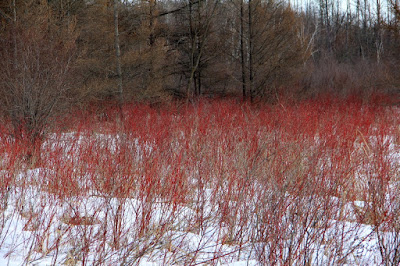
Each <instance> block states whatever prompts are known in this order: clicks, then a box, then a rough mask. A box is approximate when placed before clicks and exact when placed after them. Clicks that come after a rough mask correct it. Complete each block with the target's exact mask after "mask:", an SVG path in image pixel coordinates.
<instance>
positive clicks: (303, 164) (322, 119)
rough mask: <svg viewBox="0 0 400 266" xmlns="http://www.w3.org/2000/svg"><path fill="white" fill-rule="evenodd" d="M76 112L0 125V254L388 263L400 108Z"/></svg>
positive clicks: (397, 257) (398, 207) (398, 171)
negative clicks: (32, 153) (33, 144)
mask: <svg viewBox="0 0 400 266" xmlns="http://www.w3.org/2000/svg"><path fill="white" fill-rule="evenodd" d="M122 114H123V115H122V116H121V115H120V112H119V111H118V110H115V109H113V108H106V109H105V110H103V111H102V112H101V113H99V112H89V111H87V112H79V113H78V112H77V113H76V114H74V115H73V116H71V117H70V118H69V119H68V120H65V121H62V122H60V123H59V126H58V127H56V129H54V130H52V131H51V132H49V133H48V136H47V138H46V140H45V141H44V142H43V143H42V144H41V146H40V156H37V158H36V157H32V158H29V159H27V158H26V156H21V154H24V149H26V146H25V145H23V144H21V143H20V142H16V141H15V140H14V139H13V138H12V136H10V135H8V134H7V133H6V132H8V131H7V128H6V126H4V127H5V128H3V129H2V133H1V142H0V156H1V157H0V158H1V160H0V169H1V171H0V184H1V186H0V265H21V264H23V265H52V264H56V265H61V264H62V265H378V264H384V265H397V264H398V263H399V262H400V215H399V211H400V196H399V194H398V191H400V182H399V181H400V180H399V179H400V149H399V148H400V147H399V145H400V127H399V125H400V124H399V119H400V110H399V109H398V108H397V107H395V106H385V105H379V104H366V103H362V102H361V101H358V100H355V99H348V100H330V99H325V100H321V99H320V100H308V101H302V102H297V103H282V104H276V105H257V106H254V105H253V106H252V105H250V104H246V103H237V102H235V101H231V100H219V101H208V102H207V101H200V102H198V103H196V104H191V105H180V106H179V105H171V106H169V107H168V108H167V107H150V106H148V105H145V104H127V105H125V106H123V108H122Z"/></svg>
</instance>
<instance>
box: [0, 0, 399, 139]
mask: <svg viewBox="0 0 400 266" xmlns="http://www.w3.org/2000/svg"><path fill="white" fill-rule="evenodd" d="M393 1H395V0H393ZM339 3H340V1H335V0H316V2H312V3H310V4H302V5H298V6H295V5H293V4H290V3H288V2H279V1H274V0H267V1H261V0H247V1H245V0H230V1H220V0H177V1H156V0H146V1H133V2H130V1H129V2H128V1H124V2H121V1H119V0H114V1H111V0H92V1H87V0H48V1H46V0H1V2H0V19H1V24H0V44H1V46H0V57H1V60H0V76H1V78H0V94H1V95H0V99H1V109H2V110H1V111H2V113H3V114H5V115H6V116H5V117H8V118H11V119H10V120H11V121H13V123H14V127H15V129H16V131H18V130H19V131H20V132H19V133H18V134H17V135H20V136H23V135H24V134H25V133H26V134H29V135H30V136H33V138H36V135H40V134H42V132H43V130H44V128H46V125H48V124H49V123H50V122H51V120H52V118H54V117H57V115H56V114H63V113H65V112H66V110H68V109H69V108H70V107H71V106H73V105H75V104H78V105H81V106H84V105H85V104H86V103H88V102H96V101H103V100H114V101H115V100H117V101H121V102H123V101H131V100H139V101H149V102H151V103H158V102H163V101H168V100H170V99H172V98H174V97H175V98H184V99H187V100H189V101H192V100H194V99H196V98H198V97H200V96H203V97H216V96H219V97H222V96H230V97H232V96H235V97H238V98H243V99H244V100H251V101H259V100H263V101H271V102H274V101H277V100H279V97H284V96H290V97H294V98H303V97H317V96H318V95H320V94H325V93H330V94H332V95H336V96H343V95H351V94H358V95H361V96H362V97H369V96H370V95H373V94H374V93H375V92H385V93H391V94H393V93H397V91H398V90H397V88H398V84H399V80H398V75H397V74H398V73H396V71H397V66H398V63H399V59H400V55H399V52H400V49H399V44H400V40H399V29H400V25H399V19H400V16H399V14H400V13H399V7H398V5H397V1H395V2H389V3H385V4H383V3H382V2H381V1H380V0H356V1H355V2H352V1H349V2H348V7H347V9H343V8H339ZM300 6H301V8H300ZM21 125H23V126H21Z"/></svg>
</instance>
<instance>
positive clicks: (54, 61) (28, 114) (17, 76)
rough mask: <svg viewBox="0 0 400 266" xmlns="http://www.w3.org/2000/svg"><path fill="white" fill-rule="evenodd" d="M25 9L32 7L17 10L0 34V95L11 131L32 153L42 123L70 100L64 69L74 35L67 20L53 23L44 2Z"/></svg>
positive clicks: (42, 130) (37, 144)
mask: <svg viewBox="0 0 400 266" xmlns="http://www.w3.org/2000/svg"><path fill="white" fill-rule="evenodd" d="M27 8H28V9H30V10H35V12H32V13H28V12H21V14H22V15H21V16H19V17H18V20H17V21H16V22H15V23H16V25H15V26H13V27H12V31H11V32H10V33H9V39H2V45H1V47H2V49H1V50H0V52H1V57H2V58H3V60H1V62H0V69H1V71H0V76H1V78H0V99H1V104H2V105H1V106H2V107H1V108H2V111H3V113H4V114H6V116H7V118H8V119H9V120H10V121H11V124H12V126H13V136H14V137H15V139H16V140H18V141H26V142H27V143H26V145H27V148H28V151H27V156H29V157H32V156H33V155H35V154H34V153H38V152H39V151H38V148H39V147H40V143H41V141H42V140H43V138H44V136H45V134H46V131H47V129H48V126H50V125H51V124H52V122H54V120H55V119H56V118H57V116H58V115H60V114H62V113H63V112H65V111H66V108H67V107H68V106H69V104H70V103H71V102H70V99H71V95H72V88H71V86H69V85H68V81H69V79H68V78H69V77H68V74H69V70H70V67H71V63H72V60H73V58H74V56H73V51H74V41H75V36H76V35H75V29H74V25H72V24H70V25H68V26H64V25H62V26H57V23H55V21H54V18H53V17H52V11H51V9H50V8H49V6H48V5H47V4H46V3H41V4H39V5H37V4H35V3H33V2H32V3H31V4H30V5H29V6H28V7H27ZM33 14H35V15H34V16H33ZM36 155H37V154H36Z"/></svg>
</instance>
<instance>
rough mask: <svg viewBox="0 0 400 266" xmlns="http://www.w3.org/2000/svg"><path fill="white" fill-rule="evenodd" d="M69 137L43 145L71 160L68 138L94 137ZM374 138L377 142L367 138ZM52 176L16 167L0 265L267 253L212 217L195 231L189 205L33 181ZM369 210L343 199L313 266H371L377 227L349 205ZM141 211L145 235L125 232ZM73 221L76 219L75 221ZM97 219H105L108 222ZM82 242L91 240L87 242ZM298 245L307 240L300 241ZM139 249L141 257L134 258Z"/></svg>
mask: <svg viewBox="0 0 400 266" xmlns="http://www.w3.org/2000/svg"><path fill="white" fill-rule="evenodd" d="M75 138H76V136H75V134H74V133H69V134H64V135H63V136H62V137H61V138H60V137H59V136H56V135H53V136H51V137H50V138H49V141H48V142H46V143H45V144H44V147H47V148H48V147H51V149H53V150H56V149H57V148H60V147H62V152H63V153H64V154H65V156H67V158H70V159H74V158H73V157H74V156H73V154H71V148H70V147H69V144H68V143H70V142H71V141H72V140H74V143H75V145H84V143H86V144H87V143H89V142H90V141H92V139H91V138H89V137H85V136H79V140H78V141H77V142H76V139H75ZM94 138H95V143H96V145H98V144H99V143H103V145H105V146H106V147H108V148H109V150H110V152H111V153H115V152H116V150H117V147H118V142H119V141H120V137H113V136H109V135H103V134H96V135H94ZM374 141H376V140H375V139H373V140H372V141H371V142H374ZM384 142H390V143H392V140H391V139H390V138H389V137H388V138H385V139H384ZM139 143H140V141H139V140H138V139H137V140H135V141H134V142H133V143H131V145H132V147H131V149H132V150H135V151H136V155H137V157H136V160H138V161H139V160H142V159H143V155H144V154H146V153H151V152H152V151H153V145H152V143H147V142H146V143H144V144H142V145H140V144H139ZM174 145H175V144H174ZM388 145H390V150H391V155H390V156H391V158H390V160H391V161H392V163H393V164H396V165H397V164H398V161H399V160H400V152H399V151H398V149H397V146H394V145H392V144H388ZM141 147H143V148H141ZM361 172H362V171H361ZM361 172H360V173H359V175H360V176H362V173H361ZM0 174H1V175H7V171H5V170H2V171H1V172H0ZM56 174H57V173H56V171H54V170H53V169H47V168H36V169H28V170H25V171H22V172H20V173H18V174H17V175H16V176H15V182H17V183H18V182H24V184H25V186H23V187H22V186H21V187H17V188H16V189H15V190H13V191H12V192H10V193H9V195H8V199H7V207H6V209H5V210H4V211H2V213H1V215H2V216H1V217H0V265H54V264H63V263H64V264H67V265H72V264H78V265H79V263H81V262H82V260H83V257H82V256H84V254H83V253H84V252H83V251H84V250H85V248H88V249H89V250H95V249H101V248H102V249H103V253H104V258H103V259H104V261H105V264H115V263H119V262H123V261H124V260H126V261H129V262H131V263H132V264H133V262H134V263H135V264H137V265H143V266H151V265H169V264H178V265H185V264H187V263H188V262H189V264H193V265H195V264H201V265H207V264H213V265H232V266H244V265H260V262H259V261H258V260H257V259H258V258H257V257H256V255H255V252H254V250H257V249H263V248H264V249H265V250H266V251H268V247H264V246H263V244H262V243H248V242H246V241H245V242H244V243H241V244H239V243H237V242H234V241H233V242H228V241H227V242H226V243H225V242H223V241H221V238H222V237H221V235H222V234H224V233H226V234H228V232H226V230H225V229H224V226H223V225H221V224H218V223H217V221H215V220H214V221H213V220H211V221H208V220H207V219H204V225H203V226H201V227H197V230H195V229H193V228H194V227H193V226H192V225H191V224H190V223H191V219H192V218H193V217H196V215H197V213H196V211H195V210H194V209H192V208H190V207H188V206H182V205H179V204H178V205H171V204H167V203H163V202H151V206H152V209H151V210H150V211H148V210H146V202H143V201H141V200H139V199H135V198H125V199H118V198H108V197H105V196H101V195H95V194H93V195H88V196H86V197H83V196H75V197H74V196H71V197H69V198H58V197H57V196H55V195H54V194H52V193H50V192H46V191H43V190H42V189H41V188H40V185H38V183H40V182H42V181H41V179H42V178H43V176H52V175H56ZM360 178H361V177H360ZM392 185H393V186H394V184H392ZM211 193H212V192H211V190H209V189H206V190H205V195H204V199H205V204H204V206H203V210H202V212H203V216H204V217H210V216H212V215H214V214H215V212H216V211H217V210H215V209H213V207H212V206H211V205H210V204H209V202H210V200H211V198H212V197H213V195H211ZM285 197H288V198H289V197H291V195H289V194H286V195H285ZM338 201H339V199H338V198H335V197H332V202H338ZM232 204H234V202H233V203H232ZM367 207H368V203H366V202H365V201H362V200H356V201H353V202H348V203H346V204H344V206H343V209H342V211H343V213H344V217H346V219H343V220H332V221H330V222H331V224H332V227H330V228H328V229H327V230H326V231H324V232H323V238H324V241H322V242H312V243H311V244H310V246H309V249H310V252H311V254H312V256H311V257H312V259H311V261H312V265H326V263H329V262H332V261H333V262H336V263H337V264H342V265H376V264H379V263H380V262H381V260H382V258H381V253H380V250H379V246H378V239H377V234H376V229H375V228H374V227H373V226H371V225H369V224H363V223H358V222H356V220H357V217H356V210H355V209H365V208H367ZM119 212H121V215H120V216H118V215H119V214H118V213H119ZM111 215H113V217H112V218H113V219H117V218H116V217H119V219H121V220H119V221H117V222H115V220H112V219H111V218H110V216H111ZM141 215H148V220H147V221H148V224H147V225H146V226H147V227H148V228H150V229H149V230H148V231H147V233H148V234H149V233H150V234H152V235H141V233H140V232H137V231H133V232H132V231H131V229H132V228H135V229H137V228H138V226H137V224H138V223H140V222H141V221H143V219H141V218H142V217H141ZM289 215H290V214H289V212H288V216H289ZM74 218H77V219H78V218H80V219H81V220H80V221H78V222H77V223H76V224H74V223H73V222H72V220H73V219H74ZM82 219H85V220H86V219H87V223H82ZM283 219H286V218H285V217H284V218H283ZM287 219H289V218H287ZM100 221H106V224H105V225H104V223H101V222H100ZM171 221H172V223H171ZM117 225H118V228H117V229H118V231H119V232H120V234H121V239H119V241H120V243H121V246H122V248H120V249H115V248H114V247H113V243H110V241H112V239H113V235H112V234H113V233H112V232H114V231H115V230H116V229H115V226H117ZM102 226H107V227H108V230H106V231H104V228H103V227H102ZM248 226H249V227H252V226H255V225H248ZM151 228H153V229H151ZM159 230H164V231H162V232H160V231H159ZM293 230H294V229H293ZM296 230H299V231H297V233H299V232H301V230H300V229H296ZM305 230H310V231H309V232H306V234H305V235H315V232H312V230H320V229H318V228H317V227H316V229H313V228H312V227H310V228H307V229H305ZM102 232H106V233H105V234H107V235H106V236H105V237H106V240H104V239H103V240H104V241H105V242H104V243H101V241H103V240H102V237H101V235H100V234H102ZM338 232H342V233H343V235H341V236H340V235H338ZM297 233H295V234H297ZM381 233H382V234H383V236H384V237H385V234H386V236H387V237H390V234H392V233H391V232H381ZM296 237H298V238H300V236H296V235H295V236H294V238H296ZM321 237H322V236H321ZM87 239H89V240H91V242H88V243H86V242H85V240H87ZM300 242H301V241H300ZM338 242H342V246H341V247H340V248H341V249H342V250H340V251H338V250H337V249H336V248H337V247H336V246H335V244H337V243H338ZM85 245H86V246H85ZM300 245H306V243H303V242H301V243H300ZM142 251H143V252H142ZM285 252H288V250H285V249H284V251H283V254H282V256H286V255H287V254H286V253H285ZM339 253H340V257H342V258H343V257H345V260H344V261H341V262H339V261H337V260H336V261H335V260H334V259H332V256H338V257H339ZM138 254H141V256H137V255H138ZM93 256H94V255H93V253H90V252H88V257H86V258H85V260H86V263H88V264H91V263H93V262H94V261H95V260H97V259H99V258H98V257H93Z"/></svg>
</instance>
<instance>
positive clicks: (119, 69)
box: [113, 0, 123, 105]
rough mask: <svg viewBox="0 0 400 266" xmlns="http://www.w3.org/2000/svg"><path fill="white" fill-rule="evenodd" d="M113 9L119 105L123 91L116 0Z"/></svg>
mask: <svg viewBox="0 0 400 266" xmlns="http://www.w3.org/2000/svg"><path fill="white" fill-rule="evenodd" d="M113 8H114V46H115V57H116V70H117V78H118V90H117V91H118V94H119V103H120V105H121V104H122V101H123V90H122V70H121V49H120V43H119V31H118V0H114V2H113Z"/></svg>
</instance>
